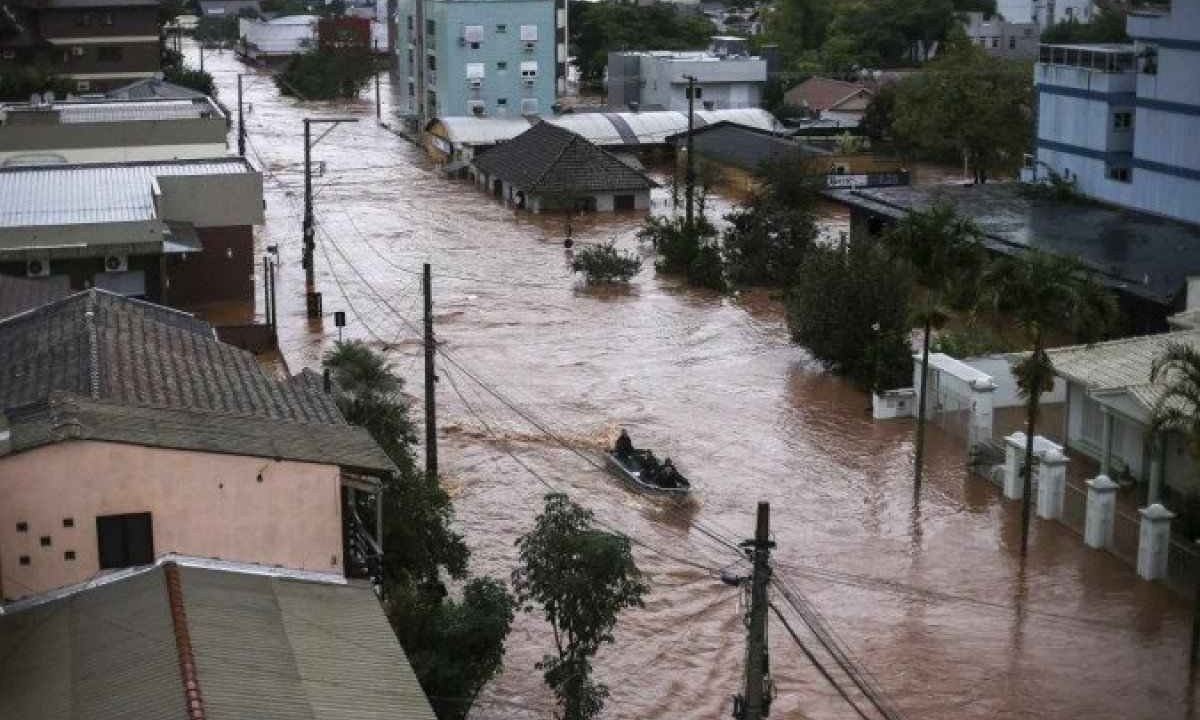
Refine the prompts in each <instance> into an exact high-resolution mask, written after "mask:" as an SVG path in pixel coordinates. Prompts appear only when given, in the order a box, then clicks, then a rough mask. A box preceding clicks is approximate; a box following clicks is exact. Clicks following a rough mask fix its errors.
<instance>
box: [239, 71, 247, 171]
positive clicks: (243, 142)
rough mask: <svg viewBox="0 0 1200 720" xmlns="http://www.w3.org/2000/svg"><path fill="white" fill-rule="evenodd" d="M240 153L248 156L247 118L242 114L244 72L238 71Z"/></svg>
mask: <svg viewBox="0 0 1200 720" xmlns="http://www.w3.org/2000/svg"><path fill="white" fill-rule="evenodd" d="M238 155H241V156H242V157H246V119H245V116H244V115H243V114H242V74H241V73H238Z"/></svg>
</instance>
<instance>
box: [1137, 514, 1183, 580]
mask: <svg viewBox="0 0 1200 720" xmlns="http://www.w3.org/2000/svg"><path fill="white" fill-rule="evenodd" d="M1138 512H1139V513H1141V515H1142V526H1141V529H1140V530H1139V532H1138V558H1137V572H1138V575H1140V576H1141V577H1142V579H1144V580H1158V579H1160V578H1165V577H1166V576H1167V558H1168V557H1169V556H1170V554H1171V518H1173V517H1175V513H1173V512H1171V511H1170V510H1168V509H1166V508H1165V507H1163V506H1162V505H1159V504H1158V503H1153V504H1152V505H1149V506H1147V507H1144V508H1142V509H1140V510H1138Z"/></svg>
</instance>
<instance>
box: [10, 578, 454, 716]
mask: <svg viewBox="0 0 1200 720" xmlns="http://www.w3.org/2000/svg"><path fill="white" fill-rule="evenodd" d="M178 572H179V577H180V597H181V601H182V602H181V605H182V610H183V614H184V616H185V617H186V623H187V625H186V626H187V640H185V641H184V642H190V648H191V651H192V657H193V658H194V660H195V671H196V682H197V685H198V686H199V690H200V695H201V698H202V701H203V705H204V710H205V717H207V718H209V720H245V719H246V718H254V719H255V720H377V719H378V720H382V719H383V718H388V719H400V720H433V718H434V715H433V712H432V710H431V709H430V706H429V702H428V700H426V698H425V696H424V694H423V693H422V691H421V688H420V685H419V684H418V682H417V679H416V676H415V674H414V673H413V671H412V668H411V666H410V665H409V663H408V659H407V657H406V656H405V654H404V651H403V650H402V649H401V647H400V644H399V643H398V642H397V641H396V637H395V635H394V634H393V633H392V630H391V628H390V627H389V626H388V622H387V619H386V618H385V616H384V614H383V609H382V607H381V606H380V604H379V600H378V599H377V598H376V597H375V593H374V591H373V590H372V589H371V588H370V587H369V586H367V585H365V584H358V583H353V584H340V583H325V582H317V581H305V580H297V579H291V578H287V577H277V576H275V577H273V576H267V575H261V574H252V573H249V572H234V571H229V570H216V569H207V568H200V567H190V566H188V565H187V564H183V565H182V566H180V567H179V570H178ZM177 642H178V640H177V636H176V633H175V630H174V626H173V624H172V620H171V612H170V600H169V596H168V593H167V588H166V582H165V570H164V569H163V568H161V567H157V566H156V567H152V568H148V569H146V570H144V571H142V572H139V573H136V574H133V575H132V576H129V577H124V578H122V579H119V580H115V581H113V582H111V583H108V584H105V585H102V586H100V587H96V588H91V589H85V590H82V591H79V592H76V593H74V594H72V595H68V596H66V597H60V598H57V599H53V600H50V601H49V602H47V603H44V604H41V605H37V606H34V607H30V608H26V609H20V610H17V611H15V612H12V613H9V614H6V615H0V658H5V659H6V664H5V666H4V672H3V673H0V717H3V718H10V717H11V718H21V719H22V720H52V719H53V720H58V719H59V718H76V717H77V718H87V719H88V720H109V718H112V719H113V720H116V719H117V718H121V719H122V720H125V719H126V718H156V719H157V718H182V717H186V713H185V711H184V689H183V681H182V674H181V671H180V656H179V654H178V644H177Z"/></svg>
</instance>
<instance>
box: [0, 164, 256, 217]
mask: <svg viewBox="0 0 1200 720" xmlns="http://www.w3.org/2000/svg"><path fill="white" fill-rule="evenodd" d="M249 172H253V170H252V168H251V167H250V166H249V165H248V164H246V161H245V160H243V159H241V158H227V159H221V160H203V161H180V162H164V163H138V164H121V165H86V166H85V165H58V166H50V167H15V168H2V169H0V228H5V227H33V226H39V225H76V224H84V223H110V222H136V221H142V220H153V219H154V218H155V217H156V213H155V209H154V200H153V191H154V189H155V187H156V182H155V178H158V177H162V176H167V175H225V174H230V173H249Z"/></svg>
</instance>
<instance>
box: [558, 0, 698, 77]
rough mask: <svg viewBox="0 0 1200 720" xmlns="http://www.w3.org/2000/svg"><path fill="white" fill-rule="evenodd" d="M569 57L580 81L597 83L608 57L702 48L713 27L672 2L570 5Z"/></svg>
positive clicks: (581, 3)
mask: <svg viewBox="0 0 1200 720" xmlns="http://www.w3.org/2000/svg"><path fill="white" fill-rule="evenodd" d="M567 12H568V13H570V23H569V25H570V31H571V37H570V44H571V54H572V55H574V56H575V57H576V65H577V66H578V67H579V74H580V77H581V78H582V79H583V80H585V81H598V80H600V79H601V78H603V77H604V68H605V67H607V66H608V53H610V52H615V51H620V50H698V49H701V48H704V47H705V46H707V45H708V42H709V37H710V36H711V35H712V34H713V25H712V23H711V22H709V20H708V18H706V17H704V16H703V15H698V14H693V13H688V12H681V11H680V10H678V9H676V7H675V6H674V5H671V4H670V3H653V4H650V5H640V4H637V3H609V2H576V3H569V4H568V8H567Z"/></svg>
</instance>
